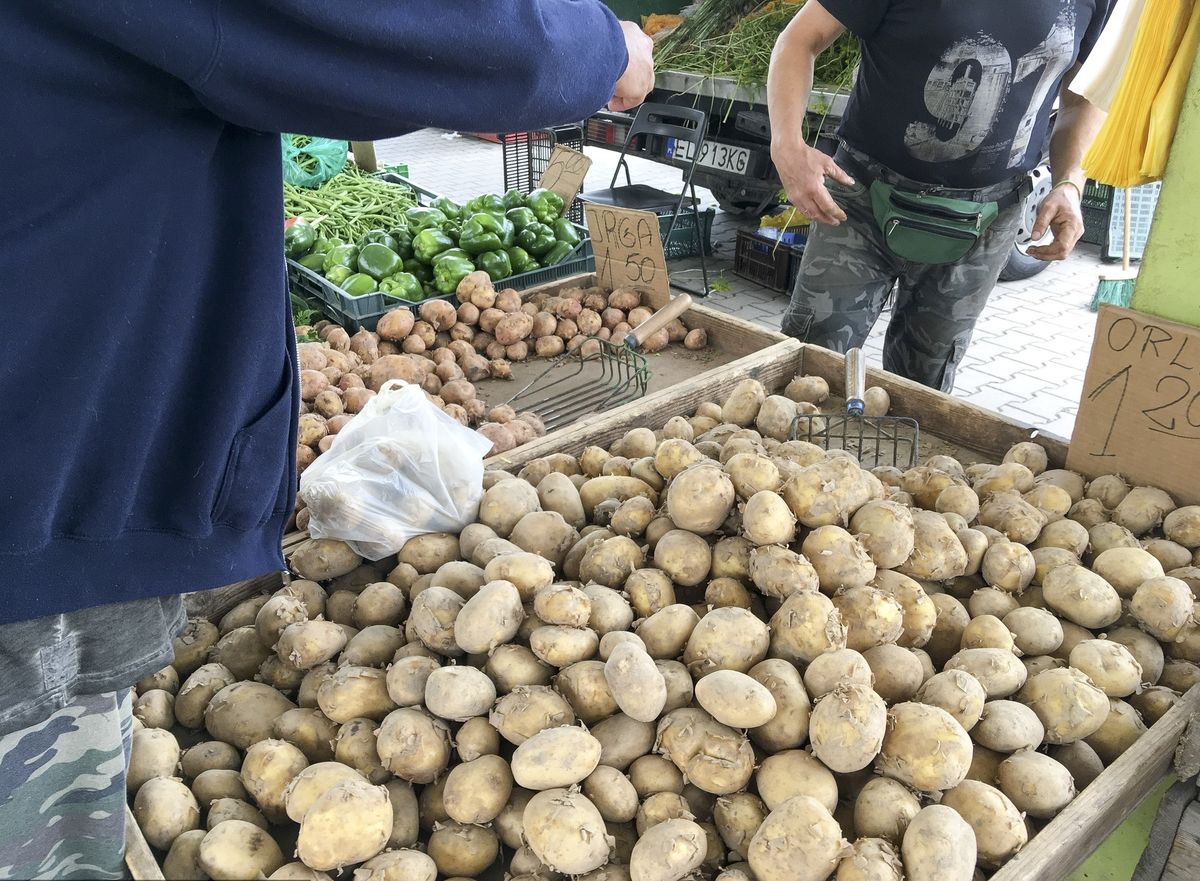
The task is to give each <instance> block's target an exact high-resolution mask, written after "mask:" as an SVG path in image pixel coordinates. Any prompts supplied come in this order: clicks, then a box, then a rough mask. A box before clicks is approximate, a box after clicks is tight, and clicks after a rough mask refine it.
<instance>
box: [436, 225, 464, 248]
mask: <svg viewBox="0 0 1200 881" xmlns="http://www.w3.org/2000/svg"><path fill="white" fill-rule="evenodd" d="M440 229H441V231H442V232H444V233H445V234H446V238H448V239H449V240H450V241H452V242H454V244H456V245H457V244H458V237H459V235H460V231H461V229H462V225H461V224H460V223H459V222H458V221H457V220H447V221H446V222H445V223H443V224H442V225H441V227H440Z"/></svg>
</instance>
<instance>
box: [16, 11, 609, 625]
mask: <svg viewBox="0 0 1200 881" xmlns="http://www.w3.org/2000/svg"><path fill="white" fill-rule="evenodd" d="M625 63H626V53H625V44H624V40H623V38H622V35H621V31H620V27H619V25H618V23H617V21H616V19H615V18H614V16H613V15H612V13H610V12H609V11H608V10H607V9H605V8H604V7H603V6H602V5H601V4H600V2H599V0H433V2H415V0H393V2H379V3H365V2H347V0H227V2H222V0H122V2H116V0H5V2H4V3H3V4H0V119H2V120H3V121H4V132H3V135H2V136H0V172H2V173H3V175H4V178H3V182H2V183H0V308H2V309H3V315H4V318H3V322H2V325H0V387H3V388H4V389H5V392H6V394H7V396H8V397H7V400H8V401H9V404H8V408H7V413H8V415H7V417H6V426H5V428H4V429H3V430H2V432H0V437H2V438H3V443H0V591H3V594H2V595H3V603H2V604H0V624H2V623H7V622H11V621H19V620H25V619H30V618H35V617H40V616H42V615H47V614H51V613H57V612H64V611H71V610H75V609H82V608H87V607H90V606H95V605H100V604H104V603H110V602H116V601H123V600H130V599H136V598H141V597H150V596H159V595H165V594H169V593H177V592H182V591H190V590H199V589H203V588H210V587H216V586H219V585H222V584H228V583H229V582H232V581H236V580H238V579H242V578H248V577H252V576H255V575H259V574H262V573H264V572H268V571H271V570H273V569H279V568H281V567H282V565H283V561H282V558H281V554H280V539H281V537H282V533H283V529H284V526H285V523H286V521H287V519H288V516H289V514H290V511H291V508H292V504H293V496H294V485H295V479H294V473H295V461H294V459H295V420H296V414H297V409H298V395H297V388H298V382H297V379H296V362H295V338H294V335H293V333H292V329H291V324H290V322H291V315H290V310H289V306H288V298H287V293H286V282H285V273H284V264H283V257H282V221H281V218H282V193H281V187H282V184H281V170H280V149H279V135H278V133H279V132H281V131H291V132H304V133H306V134H313V135H324V136H330V137H337V138H347V139H351V138H352V139H361V140H366V139H375V138H382V137H388V136H392V135H396V134H401V133H403V132H405V131H409V130H412V129H415V128H419V127H424V126H439V127H444V128H450V129H462V130H466V131H505V130H513V129H525V128H532V127H540V126H545V125H549V124H553V123H558V122H563V121H567V120H571V119H580V118H582V117H584V116H586V115H587V114H589V113H591V112H593V111H595V110H596V109H597V108H599V107H600V106H601V105H603V104H604V103H605V102H606V101H607V100H608V99H609V98H610V97H611V96H612V91H613V86H614V84H615V83H616V80H617V78H618V77H619V76H620V73H621V72H622V71H623V70H624V67H625Z"/></svg>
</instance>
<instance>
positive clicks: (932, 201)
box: [871, 180, 1000, 265]
mask: <svg viewBox="0 0 1200 881" xmlns="http://www.w3.org/2000/svg"><path fill="white" fill-rule="evenodd" d="M871 207H872V209H873V211H874V213H875V221H876V223H878V224H879V229H880V231H881V232H882V233H883V240H884V242H886V243H887V246H888V249H889V250H890V251H891V252H892V253H893V254H895V255H896V256H897V257H901V258H903V259H905V260H911V261H912V262H914V263H926V264H930V265H939V264H944V263H957V262H958V261H959V260H961V259H963V258H964V257H965V256H967V254H968V253H970V251H971V249H972V248H974V247H975V244H976V243H977V242H978V241H979V240H980V239H981V238H982V237H983V235H984V233H986V232H987V231H988V227H990V226H991V225H992V222H993V221H994V220H995V219H996V216H997V215H998V214H999V213H1000V203H999V202H972V201H969V200H967V199H949V198H946V197H945V196H932V195H928V194H925V193H914V192H911V191H906V190H901V189H899V188H898V187H896V186H894V185H892V184H889V183H885V182H884V181H881V180H875V181H872V183H871Z"/></svg>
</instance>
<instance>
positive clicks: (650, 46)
mask: <svg viewBox="0 0 1200 881" xmlns="http://www.w3.org/2000/svg"><path fill="white" fill-rule="evenodd" d="M621 32H622V33H623V34H624V35H625V49H626V51H627V52H628V53H629V63H628V64H626V65H625V72H624V73H623V74H621V78H620V79H619V80H617V85H616V86H615V87H614V88H613V96H612V100H611V101H609V102H608V109H609V110H615V111H617V112H624V111H626V110H629V109H630V108H631V107H637V106H638V105H639V104H641V103H642V102H643V101H645V100H646V96H647V95H649V94H650V90H651V89H653V88H654V41H653V40H651V39H650V38H649V37H648V36H646V34H645V32H644V31H643V30H642V29H641V28H640V27H638V26H637V25H636V24H634V23H633V22H631V21H623V22H621Z"/></svg>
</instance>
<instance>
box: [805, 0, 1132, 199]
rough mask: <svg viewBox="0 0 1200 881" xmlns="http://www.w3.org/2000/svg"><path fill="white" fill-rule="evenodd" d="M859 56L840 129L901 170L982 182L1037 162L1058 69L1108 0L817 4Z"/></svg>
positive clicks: (1086, 48) (1077, 55)
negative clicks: (849, 37)
mask: <svg viewBox="0 0 1200 881" xmlns="http://www.w3.org/2000/svg"><path fill="white" fill-rule="evenodd" d="M819 2H820V3H821V5H822V6H824V7H825V8H826V9H827V10H828V11H829V13H830V14H831V15H833V16H834V17H835V18H837V19H838V21H840V22H841V23H842V24H843V25H845V27H846V28H847V30H849V31H850V32H851V33H853V34H855V35H856V36H857V37H858V38H859V41H860V43H861V46H862V64H861V66H860V69H859V73H858V79H857V81H856V83H855V85H854V90H853V93H852V95H851V97H850V104H849V106H848V108H847V110H846V116H845V118H844V119H843V121H842V127H841V132H840V133H841V136H842V137H843V138H844V139H845V140H846V142H847V143H849V144H850V145H851V146H853V147H855V148H857V149H858V150H861V151H862V152H863V153H866V154H867V155H869V156H871V157H873V158H874V159H876V160H877V161H879V162H881V163H883V164H884V165H886V166H887V167H889V168H891V169H892V170H893V171H896V172H898V173H900V174H902V175H904V176H906V177H910V178H913V179H914V180H919V181H922V182H925V183H930V184H940V185H942V186H947V187H956V188H977V187H986V186H989V185H991V184H995V183H1000V182H1002V181H1004V180H1007V179H1010V178H1012V177H1014V176H1016V175H1018V174H1020V173H1021V172H1024V171H1028V170H1029V169H1031V168H1033V167H1034V166H1035V165H1037V164H1038V160H1039V157H1040V155H1041V153H1042V150H1043V148H1044V146H1045V141H1046V132H1047V126H1048V121H1049V117H1050V110H1051V108H1052V106H1053V104H1054V99H1055V98H1056V97H1057V96H1058V92H1059V87H1060V85H1061V83H1062V78H1063V76H1064V75H1065V74H1066V73H1067V71H1069V70H1070V69H1071V67H1072V66H1073V65H1074V64H1075V62H1076V61H1077V60H1079V61H1081V60H1083V59H1084V58H1086V57H1087V54H1088V52H1090V51H1091V49H1092V47H1093V46H1094V45H1095V43H1096V39H1097V38H1098V37H1099V36H1100V31H1101V29H1102V27H1103V25H1104V22H1105V20H1106V19H1107V17H1108V11H1109V7H1110V6H1111V4H1112V2H1113V0H819Z"/></svg>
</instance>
